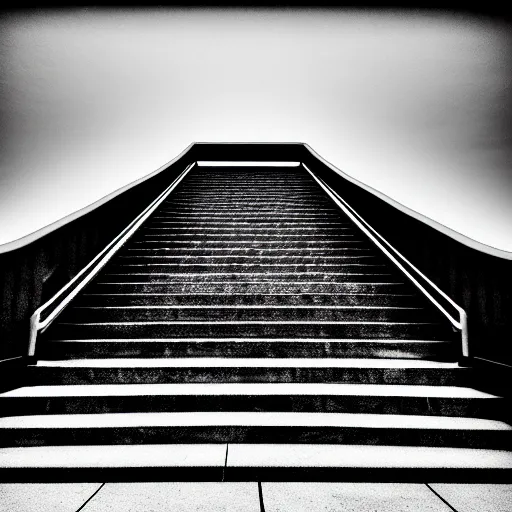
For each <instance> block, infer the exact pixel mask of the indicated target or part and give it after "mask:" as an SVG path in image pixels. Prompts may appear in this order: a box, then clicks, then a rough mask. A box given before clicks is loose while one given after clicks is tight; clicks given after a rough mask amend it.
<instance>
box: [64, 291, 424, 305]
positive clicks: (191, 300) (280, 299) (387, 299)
mask: <svg viewBox="0 0 512 512" xmlns="http://www.w3.org/2000/svg"><path fill="white" fill-rule="evenodd" d="M118 291H119V292H121V290H118ZM420 302H421V301H420V299H419V297H417V296H415V295H405V294H403V295H398V294H382V293H381V294H378V293H375V294H369V293H359V294H339V295H334V294H332V293H310V294H308V293H303V294H300V293H299V294H293V293H281V294H279V293H276V294H254V293H233V292H228V293H218V292H217V293H181V294H180V293H175V294H172V293H84V294H81V295H80V296H79V297H78V298H77V299H76V300H75V301H74V302H73V303H74V305H75V306H145V305H153V306H157V305H170V306H187V305H204V306H208V305H210V306H213V305H233V306H234V305H269V306H298V305H311V306H313V305H325V306H327V305H333V306H334V305H338V306H367V307H370V306H371V307H375V306H408V307H416V306H418V305H419V304H420Z"/></svg>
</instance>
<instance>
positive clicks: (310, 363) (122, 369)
mask: <svg viewBox="0 0 512 512" xmlns="http://www.w3.org/2000/svg"><path fill="white" fill-rule="evenodd" d="M27 379H28V381H27V382H29V383H30V384H31V385H44V384H47V385H62V384H116V383H117V384H165V383H179V382H182V383H183V382H189V383H192V382H194V383H209V382H219V383H220V382H246V383H248V382H290V383H292V382H296V383H301V382H302V383H306V382H317V383H325V382H332V383H358V384H408V385H439V386H447V385H451V386H454V385H457V386H468V385H470V384H471V383H473V372H472V370H471V369H470V368H467V367H460V366H458V364H457V363H442V362H438V361H428V360H427V361H421V360H407V359H339V358H284V359H283V358H281V359H279V358H274V359H270V358H260V359H257V358H252V359H248V358H223V357H214V358H206V357H201V358H194V357H181V358H161V359H155V358H151V359H144V358H137V359H128V358H121V359H120V358H118V359H74V360H57V361H51V360H40V361H38V363H37V364H36V365H33V366H29V367H28V374H27Z"/></svg>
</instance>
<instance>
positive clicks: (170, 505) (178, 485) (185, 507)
mask: <svg viewBox="0 0 512 512" xmlns="http://www.w3.org/2000/svg"><path fill="white" fill-rule="evenodd" d="M119 510H122V511H123V512H140V511H142V510H143V511H144V512H162V511H164V510H172V512H194V511H206V510H207V511H208V512H259V511H260V502H259V495H258V484H257V483H256V482H247V483H245V482H244V483H238V482H225V483H223V482H148V483H145V482H144V483H143V482H135V483H107V484H106V485H105V486H104V487H103V489H101V491H100V492H99V493H98V494H97V495H96V496H95V497H94V498H93V499H92V500H91V501H90V502H89V503H88V504H87V505H86V506H85V507H84V508H83V512H107V511H119Z"/></svg>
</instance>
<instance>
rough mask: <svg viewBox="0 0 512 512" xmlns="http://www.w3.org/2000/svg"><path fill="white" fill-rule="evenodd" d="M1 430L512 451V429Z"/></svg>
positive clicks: (43, 437) (59, 438) (26, 439)
mask: <svg viewBox="0 0 512 512" xmlns="http://www.w3.org/2000/svg"><path fill="white" fill-rule="evenodd" d="M2 430H3V431H0V446H1V447H9V446H73V445H114V444H165V443H168V442H169V439H172V442H173V443H191V444H192V443H208V444H209V443H251V444H262V443H294V444H295V443H296V444H306V443H307V444H310V443H315V444H331V443H332V444H357V445H388V446H437V447H458V448H483V449H494V448H501V449H510V448H511V435H510V432H496V431H476V432H475V431H445V430H430V429H417V430H412V431H411V430H410V429H400V428H397V429H379V428H357V427H355V428H336V427H295V426H294V427H290V426H286V427H280V426H275V427H243V426H218V425H213V426H208V427H193V426H192V427H190V426H187V427H123V428H90V429H89V428H78V429H45V428H35V429H19V430H17V431H16V430H7V429H2Z"/></svg>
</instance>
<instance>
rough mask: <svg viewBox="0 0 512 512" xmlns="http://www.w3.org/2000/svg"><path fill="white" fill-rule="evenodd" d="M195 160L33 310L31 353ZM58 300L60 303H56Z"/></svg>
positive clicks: (33, 353) (30, 355) (32, 354)
mask: <svg viewBox="0 0 512 512" xmlns="http://www.w3.org/2000/svg"><path fill="white" fill-rule="evenodd" d="M194 165H195V162H193V163H191V164H189V165H188V166H187V167H186V169H185V170H184V171H182V172H181V174H180V175H179V176H178V177H177V178H176V179H175V180H174V181H173V182H172V183H171V184H170V185H169V186H168V187H167V188H166V189H165V190H164V191H163V192H162V193H161V194H160V195H159V196H158V197H157V198H156V199H155V200H154V201H153V202H152V203H151V204H150V205H149V206H148V207H147V208H146V209H145V210H144V211H143V212H141V213H140V214H139V215H138V216H137V217H136V218H135V219H134V220H132V222H130V224H128V226H126V228H124V229H123V231H121V233H119V235H117V237H116V238H114V240H112V242H110V243H109V244H108V245H107V246H106V247H105V248H104V249H103V250H102V251H101V252H100V253H99V254H97V255H96V257H95V258H94V259H93V260H92V261H90V262H89V263H88V264H87V265H86V266H85V267H84V268H83V269H82V270H81V271H80V272H79V273H78V274H77V275H76V276H75V277H74V278H73V279H71V281H69V282H68V283H66V285H64V286H63V287H62V288H61V289H60V290H59V291H58V292H57V293H56V294H55V295H54V296H53V297H52V298H51V299H50V300H48V301H47V302H45V303H44V304H43V305H42V306H40V307H39V308H38V309H37V310H36V311H35V312H34V314H33V315H32V316H31V317H30V340H29V347H28V355H29V357H33V356H34V355H35V350H36V340H37V334H38V332H44V331H45V330H46V329H47V328H48V326H49V325H50V324H51V323H52V322H53V321H54V320H55V318H57V316H58V315H59V314H60V313H61V312H62V310H63V309H64V308H65V307H66V306H67V305H68V304H69V302H71V300H72V299H74V298H75V297H76V295H77V294H78V293H79V292H80V290H82V289H83V288H84V287H85V286H86V285H87V284H88V283H89V282H90V281H91V280H92V279H93V277H95V276H96V275H97V274H98V272H99V271H100V270H101V269H102V268H103V267H104V266H105V265H106V264H107V262H108V261H109V260H110V259H111V258H112V256H113V255H114V254H115V253H116V252H117V251H118V249H119V248H120V247H121V246H122V245H123V244H124V243H125V242H126V241H127V240H128V238H130V237H131V236H132V235H133V234H134V233H135V231H137V229H139V227H140V226H141V225H142V224H143V223H144V222H145V221H146V219H147V218H148V217H149V216H150V215H151V214H152V213H153V212H154V211H155V209H156V208H157V207H158V206H160V204H161V203H162V202H163V201H164V200H165V199H166V198H167V196H168V195H169V194H170V193H171V192H172V191H173V190H174V189H175V188H176V186H177V185H178V184H179V183H180V182H181V180H183V178H184V177H185V176H186V174H187V173H188V172H189V171H190V170H191V169H192V167H194ZM77 282H79V284H78V285H77V286H76V287H75V288H73V289H72V290H71V291H70V292H69V293H68V294H67V295H65V297H64V299H63V300H61V301H60V302H57V300H58V299H59V298H60V297H61V296H62V295H63V294H64V293H65V292H66V291H67V290H69V289H70V288H72V286H73V284H75V283H77ZM56 302H57V303H56ZM54 303H56V304H55V307H54V309H53V310H52V311H51V313H50V314H49V315H48V316H47V317H46V318H45V319H44V320H42V321H41V314H42V313H43V312H44V311H45V310H46V309H48V308H50V307H51V306H52V304H54Z"/></svg>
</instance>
